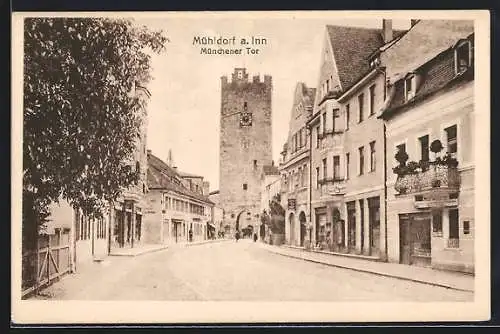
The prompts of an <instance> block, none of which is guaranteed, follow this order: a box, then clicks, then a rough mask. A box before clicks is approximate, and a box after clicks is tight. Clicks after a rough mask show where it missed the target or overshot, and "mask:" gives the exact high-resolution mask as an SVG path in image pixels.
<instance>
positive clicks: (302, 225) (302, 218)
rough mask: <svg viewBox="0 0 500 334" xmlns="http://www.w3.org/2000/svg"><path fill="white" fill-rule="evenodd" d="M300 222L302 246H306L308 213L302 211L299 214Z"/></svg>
mask: <svg viewBox="0 0 500 334" xmlns="http://www.w3.org/2000/svg"><path fill="white" fill-rule="evenodd" d="M299 222H300V247H304V240H305V238H306V214H305V213H304V211H302V212H301V213H300V215H299Z"/></svg>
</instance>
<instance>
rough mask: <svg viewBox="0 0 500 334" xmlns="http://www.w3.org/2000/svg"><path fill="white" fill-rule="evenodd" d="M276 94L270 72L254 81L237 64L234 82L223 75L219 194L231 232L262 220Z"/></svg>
mask: <svg viewBox="0 0 500 334" xmlns="http://www.w3.org/2000/svg"><path fill="white" fill-rule="evenodd" d="M271 95H272V79H271V76H269V75H265V76H264V81H261V78H260V76H258V75H257V76H253V78H252V80H251V81H250V80H249V79H248V73H247V72H246V69H245V68H236V69H235V70H234V72H233V74H232V78H231V81H230V82H229V81H228V78H227V77H226V76H223V77H221V121H220V157H219V161H220V162H219V163H220V168H219V173H220V175H219V191H220V192H219V196H220V197H219V198H220V204H221V206H222V208H223V209H224V220H225V224H229V225H230V226H231V234H233V233H234V232H235V230H236V229H237V228H239V229H240V230H241V229H242V228H243V227H246V226H247V225H252V226H257V225H258V224H260V218H259V217H260V216H259V215H260V214H261V212H260V210H261V209H260V196H261V195H260V192H261V175H262V171H263V167H264V166H266V165H271V164H272V112H271ZM237 222H238V225H239V227H238V226H237Z"/></svg>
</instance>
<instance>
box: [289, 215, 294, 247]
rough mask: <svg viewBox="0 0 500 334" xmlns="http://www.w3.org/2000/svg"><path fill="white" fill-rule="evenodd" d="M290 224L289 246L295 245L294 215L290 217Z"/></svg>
mask: <svg viewBox="0 0 500 334" xmlns="http://www.w3.org/2000/svg"><path fill="white" fill-rule="evenodd" d="M288 224H289V225H288V226H289V231H290V239H289V244H290V245H293V244H294V243H295V215H294V214H293V213H290V216H288Z"/></svg>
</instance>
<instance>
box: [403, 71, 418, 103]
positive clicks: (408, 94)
mask: <svg viewBox="0 0 500 334" xmlns="http://www.w3.org/2000/svg"><path fill="white" fill-rule="evenodd" d="M415 86H416V85H415V75H414V74H410V75H408V76H407V77H406V78H405V98H406V101H410V100H411V99H412V98H413V97H415V89H416V87H415Z"/></svg>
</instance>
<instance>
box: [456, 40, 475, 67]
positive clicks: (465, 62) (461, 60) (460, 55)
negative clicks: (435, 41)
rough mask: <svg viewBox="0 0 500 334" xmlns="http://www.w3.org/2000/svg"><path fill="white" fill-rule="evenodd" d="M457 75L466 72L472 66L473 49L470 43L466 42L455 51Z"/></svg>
mask: <svg viewBox="0 0 500 334" xmlns="http://www.w3.org/2000/svg"><path fill="white" fill-rule="evenodd" d="M455 64H456V68H455V70H456V73H457V74H460V73H463V72H465V71H466V70H467V69H468V68H469V67H470V66H471V47H470V42H469V41H464V42H462V43H460V44H459V45H458V47H457V48H456V49H455Z"/></svg>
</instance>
